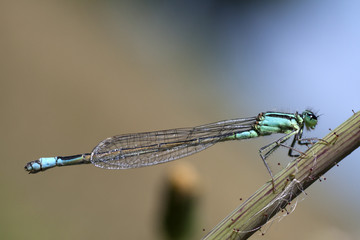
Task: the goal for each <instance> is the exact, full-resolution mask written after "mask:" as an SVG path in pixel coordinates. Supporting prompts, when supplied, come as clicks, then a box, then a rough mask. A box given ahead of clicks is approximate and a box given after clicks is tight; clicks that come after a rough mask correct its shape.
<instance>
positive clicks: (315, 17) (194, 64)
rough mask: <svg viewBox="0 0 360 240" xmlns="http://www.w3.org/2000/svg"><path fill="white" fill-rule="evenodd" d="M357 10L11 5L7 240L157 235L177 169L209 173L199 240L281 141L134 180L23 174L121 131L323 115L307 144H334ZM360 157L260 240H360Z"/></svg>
mask: <svg viewBox="0 0 360 240" xmlns="http://www.w3.org/2000/svg"><path fill="white" fill-rule="evenodd" d="M359 10H360V3H359V2H358V1H355V0H349V1H328V0H327V1H325V0H319V1H306V0H305V1H279V0H277V1H276V0H274V1H266V2H265V1H210V0H207V1H206V0H203V1H140V0H139V1H110V0H107V1H75V2H73V1H65V0H63V1H60V0H59V1H36V0H33V1H24V0H19V1H6V2H2V3H0V19H1V21H0V33H1V35H0V49H1V51H0V52H1V54H0V84H1V87H0V93H1V94H0V98H1V112H2V114H1V119H0V121H1V124H0V127H1V133H2V137H1V141H2V142H1V152H2V154H3V157H2V160H1V162H2V167H1V168H0V190H1V198H0V238H1V239H25V238H26V239H160V237H161V236H162V235H163V234H162V233H161V231H160V225H161V224H160V223H159V222H160V221H161V218H162V211H163V206H164V205H165V203H164V197H163V196H164V189H165V186H166V184H165V179H166V176H167V174H168V172H169V169H171V168H172V167H174V166H175V165H176V164H179V163H180V162H186V163H189V164H192V167H193V170H194V172H196V174H197V177H196V179H197V180H196V185H197V189H198V192H197V193H196V195H197V201H196V202H197V207H198V209H197V210H196V212H197V217H196V227H195V230H194V239H199V238H201V237H202V236H204V235H205V234H206V233H207V232H209V231H210V230H211V228H212V227H214V226H215V225H216V224H217V223H218V222H219V221H220V220H222V219H223V218H224V217H225V216H227V215H228V214H229V213H230V212H231V211H232V210H233V209H235V208H236V207H237V206H239V205H240V204H241V203H242V202H243V201H244V200H245V199H247V198H248V197H249V196H251V194H252V193H253V192H255V191H256V190H257V189H258V188H259V187H260V186H262V185H263V184H264V183H265V182H266V181H267V180H268V179H269V175H268V173H267V171H266V169H265V167H264V166H263V163H262V161H261V160H260V157H259V156H258V149H259V148H260V147H262V146H264V145H265V144H266V143H269V142H271V141H273V140H275V139H276V138H278V136H274V137H266V138H259V139H256V140H249V141H243V142H231V143H224V144H218V145H216V146H214V147H211V148H210V149H208V150H206V151H204V152H201V153H198V154H196V155H192V156H190V157H187V158H185V159H182V160H181V161H177V162H173V163H168V164H163V165H159V166H155V167H149V168H141V169H134V170H124V171H120V170H118V171H115V170H103V169H99V168H96V167H94V166H92V165H84V166H74V167H64V168H54V169H51V170H48V171H46V172H43V173H38V174H35V175H28V174H26V172H25V171H24V169H23V168H24V166H25V164H26V163H27V162H28V161H32V160H35V159H38V158H39V157H46V156H59V155H60V156H65V155H74V154H78V153H85V152H90V151H91V150H92V148H93V147H95V146H96V144H97V143H98V142H99V141H101V140H103V139H104V138H106V137H110V136H113V135H117V134H121V133H130V132H142V131H151V130H161V129H168V128H176V127H189V126H196V125H201V124H205V123H210V122H215V121H219V120H223V119H231V118H238V117H249V116H256V115H257V114H258V113H259V112H262V111H285V112H295V111H300V112H301V111H303V110H304V109H306V108H311V109H312V110H313V111H315V112H316V113H317V114H321V116H320V118H319V125H318V126H317V128H316V129H315V130H314V131H312V132H306V133H305V136H310V137H311V136H317V137H320V138H321V137H323V136H325V135H326V134H327V133H328V132H329V128H332V129H334V128H336V127H337V126H338V125H339V124H341V123H342V122H343V121H345V120H346V119H348V118H349V117H350V116H351V115H352V109H353V110H355V111H358V110H359V102H360V101H359V100H360V95H359V89H360V88H359V86H360V84H359V79H360V78H359V77H360V68H359V62H360V45H359V42H360V28H359V24H360V15H359ZM359 157H360V152H359V150H357V151H355V152H353V153H352V154H351V155H350V156H348V157H347V158H346V159H344V161H343V162H341V163H340V166H339V167H337V168H334V169H332V170H330V172H328V173H327V174H326V175H325V177H326V181H322V182H317V183H315V184H314V185H313V186H311V187H310V188H309V189H308V190H307V193H308V195H307V196H306V197H305V199H304V201H301V202H300V203H299V204H298V206H297V208H296V210H295V212H293V213H292V214H291V215H289V216H287V217H286V218H284V219H283V220H282V221H280V222H275V223H274V224H272V225H271V227H270V229H269V230H268V231H267V232H266V233H265V236H261V235H260V234H259V232H257V233H255V234H254V235H253V236H252V239H293V240H297V239H327V240H330V239H358V237H357V236H358V234H359V222H360V208H359V207H358V202H360V192H359V190H358V189H357V188H355V187H354V185H355V183H358V182H359V181H360V175H359V174H358V171H359V169H360V168H359V162H356V161H357V160H359ZM277 158H281V159H283V160H284V161H285V162H286V161H288V160H289V159H288V157H287V156H286V150H279V151H278V152H277V153H275V154H274V157H273V158H271V159H277ZM271 159H269V161H270V162H271ZM355 186H356V185H355ZM240 198H242V201H241V200H240Z"/></svg>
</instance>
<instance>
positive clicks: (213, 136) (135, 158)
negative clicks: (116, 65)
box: [25, 110, 317, 179]
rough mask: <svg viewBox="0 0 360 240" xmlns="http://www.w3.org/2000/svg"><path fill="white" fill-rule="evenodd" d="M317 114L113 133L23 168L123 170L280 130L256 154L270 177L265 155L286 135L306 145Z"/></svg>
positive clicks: (264, 115)
mask: <svg viewBox="0 0 360 240" xmlns="http://www.w3.org/2000/svg"><path fill="white" fill-rule="evenodd" d="M316 124H317V116H316V115H315V114H314V113H313V112H311V111H309V110H306V111H304V112H303V113H301V114H299V113H297V112H296V113H281V112H263V113H260V114H258V116H256V117H250V118H239V119H232V120H225V121H220V122H215V123H210V124H206V125H201V126H198V127H192V128H177V129H170V130H163V131H154V132H144V133H133V134H123V135H118V136H113V137H110V138H107V139H105V140H103V141H101V142H100V143H99V144H98V145H97V146H96V147H95V148H94V150H93V151H92V152H91V153H85V154H79V155H74V156H66V157H46V158H39V159H38V160H35V161H32V162H29V163H27V164H26V166H25V170H26V171H28V172H29V173H37V172H40V171H44V170H47V169H49V168H52V167H55V166H67V165H77V164H85V163H86V164H87V163H92V164H94V165H95V166H97V167H101V168H107V169H127V168H137V167H144V166H150V165H155V164H159V163H165V162H169V161H172V160H175V159H178V158H182V157H186V156H188V155H191V154H194V153H197V152H199V151H202V150H204V149H206V148H208V147H210V146H212V145H214V144H215V143H218V142H224V141H230V140H242V139H249V138H255V137H259V136H266V135H270V134H273V133H283V134H286V135H285V136H283V137H281V138H280V139H278V140H277V141H275V142H273V143H270V144H268V145H266V146H264V147H262V148H261V149H260V150H259V152H260V156H261V158H262V160H263V162H264V164H265V166H266V168H267V170H268V172H269V173H270V176H271V177H272V179H273V174H272V172H271V170H270V168H269V166H268V164H267V163H266V158H267V157H268V156H269V155H270V154H271V153H272V152H273V151H275V150H276V149H277V148H278V147H279V146H280V145H282V144H283V143H284V142H285V141H286V140H288V139H289V138H290V137H292V136H294V139H293V141H292V143H291V145H290V147H289V152H288V155H289V156H292V157H295V156H297V155H294V154H293V153H292V152H293V150H294V148H293V147H294V145H295V143H298V144H307V143H309V141H307V140H305V141H302V139H301V136H302V133H303V130H304V127H306V128H307V129H314V128H315V126H316Z"/></svg>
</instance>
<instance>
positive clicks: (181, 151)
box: [91, 117, 256, 169]
mask: <svg viewBox="0 0 360 240" xmlns="http://www.w3.org/2000/svg"><path fill="white" fill-rule="evenodd" d="M255 122H256V118H255V117H253V118H246V119H233V120H225V121H220V122H216V123H211V124H206V125H202V126H198V127H193V128H178V129H170V130H162V131H154V132H144V133H134V134H124V135H118V136H114V137H110V138H107V139H105V140H103V141H101V142H100V143H99V144H98V145H97V146H96V147H95V148H94V150H93V151H92V153H91V162H92V163H93V164H94V165H95V166H97V167H101V168H108V169H126V168H137V167H144V166H150V165H154V164H159V163H164V162H168V161H172V160H175V159H178V158H182V157H185V156H188V155H191V154H194V153H197V152H199V151H201V150H204V149H205V148H208V147H210V146H212V145H213V144H215V143H217V142H221V141H226V140H232V139H234V134H236V133H240V132H244V131H249V130H251V129H253V126H254V124H255Z"/></svg>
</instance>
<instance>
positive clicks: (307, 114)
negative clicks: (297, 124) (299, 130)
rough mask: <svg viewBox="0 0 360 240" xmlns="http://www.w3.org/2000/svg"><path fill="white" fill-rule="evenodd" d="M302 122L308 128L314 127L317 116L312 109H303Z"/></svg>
mask: <svg viewBox="0 0 360 240" xmlns="http://www.w3.org/2000/svg"><path fill="white" fill-rule="evenodd" d="M301 115H302V118H303V120H304V124H305V126H306V128H307V129H308V130H311V129H314V128H315V126H316V124H317V123H318V116H316V115H315V114H314V113H313V112H312V111H310V110H305V111H304V112H303V113H302V114H301Z"/></svg>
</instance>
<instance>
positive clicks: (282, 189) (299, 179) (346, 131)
mask: <svg viewBox="0 0 360 240" xmlns="http://www.w3.org/2000/svg"><path fill="white" fill-rule="evenodd" d="M359 146H360V112H357V113H354V115H353V116H351V117H350V118H349V119H348V120H347V121H346V122H344V123H343V124H341V125H340V126H339V127H337V128H336V129H335V130H334V131H331V132H330V133H329V134H328V135H327V136H326V137H324V138H323V139H322V140H320V141H318V142H317V143H316V144H314V145H313V146H312V147H311V148H309V149H308V150H307V151H306V152H305V154H303V155H301V156H300V157H299V158H297V159H295V160H294V161H293V162H291V163H290V164H289V165H288V166H287V167H286V168H285V169H283V170H282V171H281V172H279V173H278V174H277V175H276V176H275V177H274V184H275V190H274V189H273V187H272V184H271V181H269V182H267V183H266V184H265V185H263V186H262V187H261V188H260V189H259V190H258V191H256V192H255V193H254V194H253V195H252V196H251V197H250V198H249V199H248V200H246V201H245V202H244V203H243V204H242V205H240V206H239V207H238V208H236V209H235V210H234V211H233V212H232V213H231V214H230V215H229V216H227V217H226V218H225V219H224V220H222V221H221V222H220V223H219V224H218V225H217V226H216V227H215V228H213V229H212V230H211V232H209V233H208V234H207V235H206V236H205V237H204V238H203V239H206V240H209V239H217V240H218V239H221V240H222V239H231V240H233V239H236V240H240V239H247V238H248V237H250V236H251V235H252V234H254V233H255V232H256V231H257V230H259V229H260V228H261V227H262V226H264V225H265V224H266V223H267V222H268V221H269V219H270V218H272V217H273V216H275V215H276V214H277V213H278V212H279V211H281V210H283V209H284V208H285V207H286V206H288V205H290V202H291V200H293V199H294V198H296V197H297V196H298V195H299V194H300V193H302V192H303V190H305V189H306V188H307V187H309V186H310V185H311V184H313V183H314V182H315V181H316V180H318V179H319V178H320V177H321V176H323V175H324V174H325V173H326V172H327V171H328V170H329V169H331V168H332V167H334V166H337V164H338V163H339V162H340V161H341V160H342V159H344V158H345V157H346V156H347V155H349V154H350V153H351V152H352V151H354V150H355V149H356V148H358V147H359Z"/></svg>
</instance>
